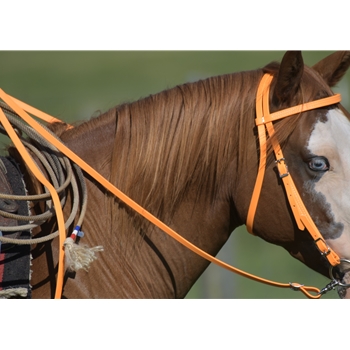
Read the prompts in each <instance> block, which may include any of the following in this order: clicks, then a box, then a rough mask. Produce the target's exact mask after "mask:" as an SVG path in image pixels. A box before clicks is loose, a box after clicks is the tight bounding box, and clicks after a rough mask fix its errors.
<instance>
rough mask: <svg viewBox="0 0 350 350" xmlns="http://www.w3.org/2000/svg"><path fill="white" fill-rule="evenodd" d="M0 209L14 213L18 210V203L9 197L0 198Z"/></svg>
mask: <svg viewBox="0 0 350 350" xmlns="http://www.w3.org/2000/svg"><path fill="white" fill-rule="evenodd" d="M0 210H3V211H6V212H8V213H15V212H17V210H18V204H17V203H16V202H15V201H14V200H11V199H0Z"/></svg>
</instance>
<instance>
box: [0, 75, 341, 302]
mask: <svg viewBox="0 0 350 350" xmlns="http://www.w3.org/2000/svg"><path fill="white" fill-rule="evenodd" d="M266 79H267V78H266V77H264V78H263V84H261V85H260V87H259V92H258V97H257V100H259V101H261V99H262V91H265V90H266V84H268V85H269V82H270V81H271V79H272V77H271V78H269V77H268V81H266ZM267 92H268V91H267ZM267 96H268V95H267ZM336 96H337V97H336V98H334V100H327V101H328V102H327V104H325V105H329V104H333V103H337V102H339V101H340V96H338V95H336ZM332 97H333V96H332ZM334 97H335V96H334ZM0 98H2V99H3V100H4V101H5V102H6V103H7V104H8V105H9V106H10V107H11V108H12V109H13V110H14V111H15V112H16V113H17V114H18V116H19V117H20V118H22V119H23V120H24V121H25V122H26V123H28V124H29V125H30V126H31V127H32V128H33V129H35V130H36V131H37V132H38V133H39V134H40V135H41V136H42V137H44V138H45V139H46V140H47V141H48V142H50V143H51V144H52V145H54V146H55V147H56V148H57V149H58V150H59V151H60V152H62V153H63V154H64V155H65V156H66V157H68V158H69V159H70V160H71V161H73V162H74V163H76V164H77V165H78V166H79V167H80V168H81V169H82V170H84V171H85V172H86V173H88V174H90V176H91V177H93V178H94V179H95V180H96V181H97V182H99V183H100V184H101V185H102V186H104V187H105V188H106V189H107V190H108V191H110V192H111V193H112V194H114V195H115V196H116V197H118V198H119V199H121V200H122V201H123V202H125V203H126V204H127V205H129V206H130V207H131V208H132V209H133V210H135V211H136V212H137V213H139V214H140V215H142V216H143V217H144V218H146V219H147V220H149V221H150V222H152V223H153V224H154V225H155V226H157V227H158V228H160V229H161V230H162V231H164V232H165V233H167V234H168V235H170V236H171V237H172V238H174V239H175V240H176V241H178V242H179V243H180V244H182V245H183V246H185V247H187V248H188V249H190V250H191V251H193V252H194V253H196V254H198V255H200V256H201V257H202V258H204V259H207V260H208V261H210V262H212V263H214V264H216V265H218V266H220V267H223V268H225V269H226V270H229V271H231V272H234V273H237V274H239V275H241V276H243V277H247V278H249V279H251V280H255V281H258V282H261V283H264V284H267V285H271V286H275V287H280V288H291V289H293V290H297V291H301V292H303V293H304V294H305V295H306V296H307V297H308V298H311V299H318V298H320V297H321V296H322V292H320V290H319V289H318V288H316V287H311V286H304V285H301V284H299V283H278V282H274V281H270V280H267V279H264V278H261V277H257V276H255V275H252V274H250V273H247V272H245V271H242V270H240V269H238V268H235V267H233V266H230V265H228V264H226V263H225V262H223V261H221V260H219V259H217V258H215V257H213V256H211V255H210V254H208V253H206V252H204V251H203V250H201V249H199V248H198V247H196V246H195V245H193V244H192V243H191V242H189V241H187V240H186V239H185V238H183V237H182V236H180V235H179V234H178V233H176V232H175V231H173V230H172V229H171V228H170V227H168V226H167V225H165V224H164V223H163V222H161V221H160V220H158V219H157V218H156V217H154V216H153V215H152V214H150V213H149V212H148V211H147V210H145V209H144V208H142V207H141V206H140V205H138V204H137V203H135V202H134V201H133V200H132V199H130V198H129V197H128V196H126V195H125V194H124V193H123V192H121V191H120V190H118V189H117V188H116V187H115V186H113V185H112V184H111V183H110V182H109V181H108V180H106V179H105V178H104V177H102V175H100V174H99V173H98V172H96V170H94V169H93V168H92V167H91V166H89V165H88V164H87V163H85V162H84V161H83V160H82V159H81V158H79V157H78V156H77V155H76V154H75V153H74V152H72V151H71V150H70V149H68V148H67V147H66V146H65V145H64V144H62V143H61V142H60V141H59V140H58V139H56V138H54V137H52V135H51V134H50V133H48V132H47V131H46V130H45V129H44V128H43V127H42V126H41V125H40V124H39V123H38V122H37V121H36V120H34V119H33V118H32V117H31V116H30V115H29V114H28V113H30V114H32V115H34V116H36V117H38V118H40V119H42V120H44V121H46V122H48V123H52V122H56V121H58V122H61V121H60V120H58V119H56V118H54V117H52V116H50V115H48V114H46V113H44V112H41V111H39V110H38V109H36V108H33V107H31V106H29V105H27V104H25V103H23V102H21V101H19V100H17V99H15V98H13V97H11V96H10V95H8V94H6V93H5V92H4V91H3V90H1V89H0ZM329 99H330V98H329ZM323 100H326V99H323ZM323 100H320V101H323ZM309 104H310V105H312V108H317V107H319V106H320V105H318V101H315V102H310V103H309ZM309 104H306V105H302V106H301V107H300V106H297V107H293V108H291V109H287V110H283V111H281V112H277V113H273V114H269V113H265V121H263V117H262V115H263V114H262V112H259V113H257V114H258V115H259V116H260V117H259V118H257V125H258V128H259V135H260V134H261V141H260V142H261V149H264V147H266V145H265V143H266V140H265V138H266V136H265V130H264V129H263V128H261V127H263V124H264V123H265V122H266V121H268V122H270V123H271V122H272V121H273V120H276V119H279V118H283V117H284V114H285V113H287V114H288V113H289V114H288V115H292V114H295V113H298V112H300V111H303V110H306V109H305V106H309ZM314 105H315V106H314ZM258 108H259V109H261V107H260V104H259V106H258ZM265 108H268V107H265ZM289 110H293V111H292V112H288V111H289ZM261 111H262V109H261ZM267 111H268V109H267ZM280 113H281V115H282V116H280ZM273 118H275V119H273ZM0 122H1V123H2V124H3V125H4V127H5V129H6V131H7V132H8V134H9V136H10V138H11V140H12V142H13V143H14V145H15V146H16V147H17V148H19V149H20V150H23V148H24V147H23V146H22V145H21V140H20V139H19V138H18V137H16V136H17V135H16V133H15V131H14V130H13V128H12V126H11V124H10V123H9V122H8V121H7V118H6V116H5V115H4V113H2V111H1V109H0ZM268 127H269V132H270V133H272V132H273V129H272V124H271V125H270V124H269V126H268ZM263 131H264V132H263ZM270 136H271V135H270ZM275 146H276V147H277V146H278V145H275ZM277 148H278V147H277ZM26 153H27V152H26V151H25V150H23V151H22V152H21V155H22V156H23V157H24V160H25V161H27V160H26V158H27V154H26ZM281 154H282V153H281ZM264 157H265V158H266V153H264V152H262V153H261V159H262V160H263V161H262V162H261V164H265V159H264ZM280 158H282V157H280ZM280 158H277V159H280ZM280 163H281V164H280V167H281V169H280V171H281V174H283V173H284V171H285V168H286V165H285V164H284V161H280ZM28 166H29V167H30V168H31V169H32V171H33V173H34V174H36V173H37V169H35V166H34V165H31V161H30V160H29V164H28ZM263 171H264V170H263ZM263 171H262V172H261V171H259V174H258V179H257V184H256V186H255V187H256V189H255V190H254V196H253V199H252V205H251V208H250V210H249V212H250V214H249V216H248V220H247V225H249V227H250V228H252V225H253V220H254V214H255V210H256V206H257V202H258V198H259V193H260V189H259V187H261V185H259V183H260V182H261V183H262V178H263V175H264V173H263ZM37 177H38V179H39V180H40V181H41V182H42V183H43V185H44V186H46V187H47V188H48V189H49V191H50V193H51V194H52V197H53V200H54V205H55V209H56V214H57V219H58V225H59V229H60V230H59V231H60V234H59V242H60V247H61V249H60V251H59V266H58V273H57V283H56V292H55V298H56V299H59V298H61V296H62V288H63V278H64V247H63V242H64V239H65V237H66V233H65V228H64V221H63V213H62V208H61V207H60V202H59V200H58V195H57V194H56V193H55V189H54V188H53V186H51V185H50V184H49V183H47V180H46V179H45V178H41V175H40V174H37ZM260 178H261V179H260ZM288 178H290V176H288ZM290 179H291V178H290ZM293 199H294V196H293ZM294 201H295V202H296V204H295V206H296V207H297V209H296V211H297V212H300V214H299V216H298V219H297V221H298V225H300V227H301V226H303V225H305V226H306V227H307V228H308V230H309V227H310V225H313V222H312V220H311V219H310V222H311V223H309V221H308V219H307V218H305V216H306V214H305V213H307V212H306V209H305V210H304V209H303V207H300V204H299V201H301V200H300V199H298V198H296V199H294ZM301 204H302V202H301ZM294 211H295V210H294ZM316 230H317V229H316ZM312 232H313V231H312ZM315 241H317V242H320V243H318V244H320V247H321V251H325V252H326V250H325V248H324V245H323V243H322V242H324V241H323V239H322V237H321V235H320V234H319V233H318V234H317V233H316V234H315ZM324 244H325V243H324ZM326 248H327V249H328V247H326ZM329 256H331V257H334V259H333V260H334V261H333V260H332V262H333V263H335V262H337V261H338V260H337V259H336V255H333V252H331V253H330V254H329V253H328V251H327V257H329ZM311 292H312V293H315V294H311Z"/></svg>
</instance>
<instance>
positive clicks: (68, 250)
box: [64, 226, 103, 271]
mask: <svg viewBox="0 0 350 350" xmlns="http://www.w3.org/2000/svg"><path fill="white" fill-rule="evenodd" d="M83 236H84V233H83V232H81V231H80V226H76V227H75V228H74V230H73V232H72V234H71V235H70V237H67V238H66V240H65V242H64V251H65V265H66V268H67V269H68V270H69V271H78V270H80V269H84V270H85V271H88V270H89V268H90V264H91V263H92V262H93V261H94V260H96V259H97V256H96V255H95V253H96V252H101V251H103V247H102V246H96V247H93V248H88V247H86V246H84V245H78V244H77V243H75V241H76V238H77V237H83Z"/></svg>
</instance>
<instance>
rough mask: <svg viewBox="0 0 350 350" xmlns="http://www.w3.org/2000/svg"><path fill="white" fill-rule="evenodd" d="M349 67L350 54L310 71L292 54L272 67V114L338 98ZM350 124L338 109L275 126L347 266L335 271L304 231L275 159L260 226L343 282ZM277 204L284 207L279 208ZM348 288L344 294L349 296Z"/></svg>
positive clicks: (258, 230) (348, 251) (349, 232)
mask: <svg viewBox="0 0 350 350" xmlns="http://www.w3.org/2000/svg"><path fill="white" fill-rule="evenodd" d="M349 65H350V53H349V52H337V53H334V54H332V55H330V56H328V57H326V58H325V59H323V60H322V61H320V62H319V63H318V64H316V65H315V66H313V67H312V68H310V67H307V66H304V63H303V59H302V56H301V53H300V52H287V53H286V54H285V56H284V58H283V60H282V62H281V64H280V66H277V65H275V64H270V65H268V66H266V67H265V69H264V70H265V72H268V73H270V74H273V76H274V79H273V81H272V84H271V92H270V111H271V112H275V111H279V110H281V109H285V108H288V107H291V106H295V105H298V104H302V103H305V102H309V101H314V100H319V99H321V98H325V97H328V96H331V95H333V93H332V91H331V88H332V87H334V86H335V85H336V84H337V83H338V82H339V81H340V80H341V78H342V77H343V76H344V74H345V73H346V71H347V69H348V67H349ZM349 118H350V116H349V113H348V112H347V111H346V110H345V109H344V108H343V107H342V106H341V105H340V104H336V105H332V106H326V107H322V108H317V109H314V110H311V111H308V112H303V113H299V114H298V115H294V116H290V117H288V118H285V119H284V120H279V121H277V122H275V125H274V127H275V130H276V132H275V136H276V138H277V139H278V140H279V142H280V143H281V145H282V149H283V153H284V156H285V159H286V163H287V166H288V171H289V174H290V175H291V176H292V177H293V179H294V182H295V185H296V188H297V189H298V191H299V193H300V194H301V198H302V200H303V202H304V204H305V207H306V208H307V210H308V212H309V214H310V216H311V218H312V219H313V221H314V223H315V225H316V226H317V228H318V230H319V232H320V233H321V235H322V237H323V239H324V240H325V242H326V244H327V245H328V246H329V247H330V248H331V249H333V250H334V251H335V252H336V254H338V256H339V258H340V259H341V261H342V264H341V265H339V266H338V267H337V268H332V267H330V264H329V263H328V261H327V259H325V256H323V255H322V254H320V251H319V249H318V248H317V247H316V245H315V243H314V241H313V239H312V238H311V236H310V235H309V234H308V232H307V230H305V229H304V230H302V229H300V228H299V227H298V226H297V224H296V222H295V220H294V218H293V213H292V209H291V208H290V206H289V204H288V200H287V197H286V193H285V192H284V190H283V184H282V180H281V176H280V174H279V173H278V171H277V167H276V163H274V162H273V161H271V159H270V160H268V161H267V170H266V175H265V179H264V183H263V187H262V193H261V202H260V205H259V206H258V210H257V213H256V217H255V221H254V232H255V234H257V235H259V236H261V237H263V238H264V239H265V240H267V241H270V242H273V243H276V242H277V244H279V245H281V246H283V247H284V248H286V249H287V250H288V251H289V253H290V254H291V255H292V256H293V257H295V258H297V259H299V260H301V261H302V262H304V263H305V264H306V265H308V266H309V267H311V268H312V269H314V270H316V271H318V272H320V273H321V274H323V275H325V276H327V277H329V275H330V272H331V275H334V274H337V275H338V276H340V278H341V279H342V280H343V282H346V281H347V280H349V275H348V274H347V273H346V268H349V264H347V259H350V224H349V219H348V218H347V216H348V210H349V204H350V191H349V190H348V188H347V186H348V183H349V181H350V154H349V147H350V140H349V135H350V119H349ZM277 198H280V199H281V201H279V202H276V199H277ZM273 202H275V203H280V204H279V205H278V204H277V205H275V206H274V208H273V210H272V211H271V206H270V205H267V204H266V203H273ZM264 203H265V205H264ZM284 203H286V205H284ZM345 265H348V266H345ZM344 290H345V289H341V294H342V296H344V295H345V292H344ZM349 294H350V293H348V295H349Z"/></svg>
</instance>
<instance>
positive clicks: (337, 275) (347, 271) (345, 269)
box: [329, 259, 350, 299]
mask: <svg viewBox="0 0 350 350" xmlns="http://www.w3.org/2000/svg"><path fill="white" fill-rule="evenodd" d="M329 275H330V277H331V279H332V280H336V281H337V292H338V295H339V297H340V298H341V299H350V260H348V259H340V265H338V266H332V267H331V268H330V269H329Z"/></svg>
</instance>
